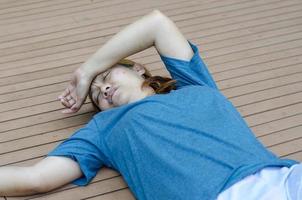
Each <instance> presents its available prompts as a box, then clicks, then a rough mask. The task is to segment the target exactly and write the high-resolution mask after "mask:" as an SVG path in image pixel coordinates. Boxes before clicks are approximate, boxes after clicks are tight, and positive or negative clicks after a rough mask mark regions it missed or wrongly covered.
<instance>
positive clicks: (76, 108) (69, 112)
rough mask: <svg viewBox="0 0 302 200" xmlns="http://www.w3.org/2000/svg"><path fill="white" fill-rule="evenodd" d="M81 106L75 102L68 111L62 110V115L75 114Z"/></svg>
mask: <svg viewBox="0 0 302 200" xmlns="http://www.w3.org/2000/svg"><path fill="white" fill-rule="evenodd" d="M81 105H82V104H80V103H75V101H74V104H73V105H72V106H71V107H70V108H69V109H65V110H63V111H62V113H64V114H71V113H76V112H77V111H78V110H79V109H80V107H81Z"/></svg>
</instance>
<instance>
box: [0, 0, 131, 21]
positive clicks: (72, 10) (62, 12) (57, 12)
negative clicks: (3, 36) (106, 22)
mask: <svg viewBox="0 0 302 200" xmlns="http://www.w3.org/2000/svg"><path fill="white" fill-rule="evenodd" d="M132 1H133V0H132ZM129 2H131V0H126V1H124V2H121V1H120V0H112V1H101V2H99V3H90V4H87V5H82V6H75V7H70V8H66V9H55V10H53V11H52V12H42V13H39V11H38V13H39V19H45V18H51V17H58V16H61V17H63V16H66V15H71V14H74V13H77V14H79V13H83V11H90V10H96V9H106V8H107V7H113V6H115V5H123V4H127V3H129ZM59 6H60V5H59ZM62 6H64V5H63V4H62ZM54 7H55V6H54ZM46 9H48V7H47V8H46ZM41 10H43V9H41ZM66 10H68V11H69V12H68V13H66ZM30 12H32V13H33V12H35V11H32V10H29V14H28V15H25V16H21V17H20V18H18V17H16V18H14V17H12V18H3V19H2V20H1V21H0V24H2V25H5V24H10V23H20V22H25V21H29V20H35V19H37V16H36V15H35V14H30Z"/></svg>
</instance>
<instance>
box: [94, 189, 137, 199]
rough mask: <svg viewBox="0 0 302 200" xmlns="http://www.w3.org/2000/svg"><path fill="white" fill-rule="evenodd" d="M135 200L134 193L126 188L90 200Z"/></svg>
mask: <svg viewBox="0 0 302 200" xmlns="http://www.w3.org/2000/svg"><path fill="white" fill-rule="evenodd" d="M119 199H123V200H135V197H134V196H133V194H132V192H131V191H130V190H129V189H128V188H126V189H121V190H117V191H114V192H111V193H109V194H103V195H98V196H95V197H90V198H89V200H119Z"/></svg>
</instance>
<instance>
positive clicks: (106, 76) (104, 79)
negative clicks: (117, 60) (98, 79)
mask: <svg viewBox="0 0 302 200" xmlns="http://www.w3.org/2000/svg"><path fill="white" fill-rule="evenodd" d="M110 72H111V71H108V73H107V74H106V75H105V76H104V78H103V80H104V81H105V80H106V78H107V77H108V75H109V74H110Z"/></svg>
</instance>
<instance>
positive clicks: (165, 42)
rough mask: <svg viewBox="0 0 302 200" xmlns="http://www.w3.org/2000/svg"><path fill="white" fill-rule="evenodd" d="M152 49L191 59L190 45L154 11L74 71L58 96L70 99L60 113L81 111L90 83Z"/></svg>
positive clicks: (169, 55) (126, 28) (105, 45)
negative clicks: (116, 66)
mask: <svg viewBox="0 0 302 200" xmlns="http://www.w3.org/2000/svg"><path fill="white" fill-rule="evenodd" d="M151 46H155V48H156V49H157V51H158V53H159V54H161V55H163V56H168V57H174V58H178V59H182V60H189V59H190V58H191V57H192V56H193V51H192V49H191V47H190V45H189V43H188V42H187V40H186V39H185V37H184V36H183V35H182V34H181V32H180V31H179V30H178V28H177V27H176V25H175V24H174V23H173V21H171V20H170V19H169V18H168V17H166V16H165V15H164V14H162V13H161V12H160V11H158V10H154V11H152V12H151V13H149V14H147V15H145V16H143V17H142V18H140V19H139V20H137V21H135V22H134V23H132V24H130V25H128V26H127V27H125V28H124V29H123V30H121V31H120V32H119V33H117V34H116V35H114V36H113V37H112V38H111V39H110V40H109V41H107V42H106V43H105V44H104V45H103V46H102V47H101V48H100V49H99V50H98V51H97V52H96V53H94V54H93V55H92V56H91V57H90V58H89V59H88V60H87V61H86V62H85V63H84V64H83V65H82V66H81V67H80V68H79V69H77V70H76V71H75V73H74V74H73V77H72V80H71V82H70V84H69V85H68V87H67V88H66V90H65V91H64V92H63V93H62V94H61V95H60V96H59V99H61V101H62V102H63V101H64V99H67V100H70V99H73V101H71V102H72V103H71V104H69V107H68V106H67V109H66V110H64V111H63V112H64V113H74V112H77V111H78V110H79V109H80V107H81V105H82V104H83V102H84V100H85V99H86V96H87V93H88V90H89V86H90V83H91V81H92V80H93V78H94V77H95V76H96V75H97V74H99V73H102V72H103V71H105V70H107V69H108V68H110V67H111V66H113V65H114V64H115V63H117V62H118V61H119V60H121V59H123V58H125V57H128V56H130V55H132V54H135V53H137V52H139V51H142V50H145V49H147V48H149V47H151ZM69 102H70V101H69Z"/></svg>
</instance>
